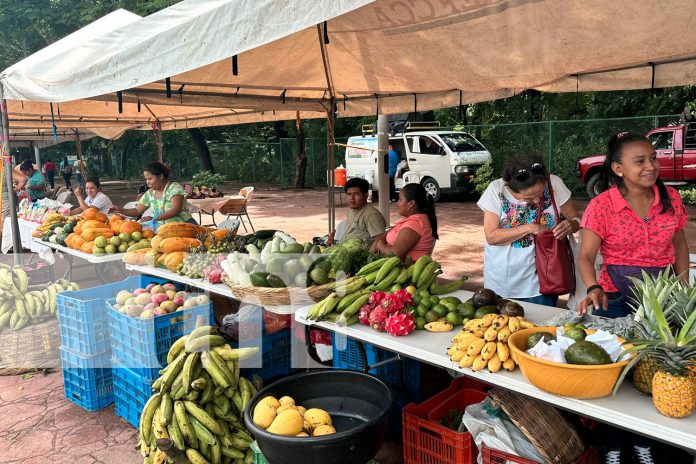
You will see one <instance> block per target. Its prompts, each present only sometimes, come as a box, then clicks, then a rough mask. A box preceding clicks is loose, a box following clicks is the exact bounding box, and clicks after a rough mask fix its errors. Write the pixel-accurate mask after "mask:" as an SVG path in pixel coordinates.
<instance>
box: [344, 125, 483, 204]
mask: <svg viewBox="0 0 696 464" xmlns="http://www.w3.org/2000/svg"><path fill="white" fill-rule="evenodd" d="M419 124H420V125H419ZM432 124H433V123H429V126H424V125H423V123H416V124H414V123H407V124H406V126H405V129H404V132H403V133H400V134H395V135H392V136H390V137H389V143H390V144H391V145H392V147H393V148H394V150H396V152H397V153H398V154H399V156H400V157H401V160H402V164H401V166H405V165H407V168H406V169H403V170H400V171H399V172H397V177H396V178H395V185H396V189H397V190H399V189H400V188H401V187H402V186H403V185H405V184H407V183H420V184H421V185H423V187H425V190H426V191H427V192H428V193H429V194H430V195H432V196H433V198H434V199H435V201H437V200H439V199H440V196H441V194H442V193H443V192H444V193H459V192H463V193H469V192H472V191H473V190H474V188H475V185H474V183H473V177H474V174H475V173H476V170H477V169H478V168H479V167H480V166H481V165H483V164H484V163H486V162H489V161H491V154H490V152H489V151H488V150H487V149H486V147H484V146H483V145H482V144H481V142H479V141H478V140H476V138H474V137H473V136H472V135H471V134H469V133H467V132H458V131H442V130H425V129H426V128H429V127H433V126H432ZM435 127H437V126H435ZM347 145H348V147H347V148H346V175H347V177H348V179H350V178H352V177H360V178H363V179H366V180H367V181H368V182H370V185H371V188H372V192H373V198H374V194H375V193H376V191H377V190H378V189H379V186H378V185H377V176H376V175H375V172H376V169H377V136H375V135H372V134H366V133H364V135H362V136H355V137H350V138H349V139H348V143H347ZM403 161H405V162H403Z"/></svg>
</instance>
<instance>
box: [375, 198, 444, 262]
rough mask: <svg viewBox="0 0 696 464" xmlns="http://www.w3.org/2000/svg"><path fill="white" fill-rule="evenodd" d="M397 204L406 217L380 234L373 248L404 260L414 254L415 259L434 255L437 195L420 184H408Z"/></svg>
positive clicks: (377, 251)
mask: <svg viewBox="0 0 696 464" xmlns="http://www.w3.org/2000/svg"><path fill="white" fill-rule="evenodd" d="M396 206H397V208H398V210H399V214H400V215H401V216H403V219H401V220H400V221H399V222H397V223H396V224H395V225H394V227H393V228H392V229H391V230H389V232H386V233H384V234H382V235H380V236H379V237H376V238H375V241H374V243H373V244H372V248H371V250H370V251H372V253H383V254H385V255H386V254H389V253H393V254H394V255H396V256H398V257H399V258H401V259H402V260H403V259H405V258H406V256H410V257H411V259H413V260H414V261H415V260H417V259H418V258H420V257H421V256H423V255H429V254H431V253H432V251H433V248H434V247H435V240H437V238H438V235H437V217H436V216H435V202H434V201H433V197H431V196H430V195H428V194H427V193H426V191H425V189H424V188H423V186H422V185H420V184H406V185H405V186H404V187H403V188H402V189H401V190H400V191H399V201H398V202H397V203H396Z"/></svg>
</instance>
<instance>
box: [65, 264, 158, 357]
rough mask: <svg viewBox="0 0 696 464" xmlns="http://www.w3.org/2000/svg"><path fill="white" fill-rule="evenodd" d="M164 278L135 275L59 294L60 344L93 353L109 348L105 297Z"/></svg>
mask: <svg viewBox="0 0 696 464" xmlns="http://www.w3.org/2000/svg"><path fill="white" fill-rule="evenodd" d="M153 282H154V283H164V282H166V281H165V280H163V279H159V278H155V277H149V276H134V277H129V278H128V279H125V280H122V281H119V282H114V283H112V284H107V285H100V286H98V287H92V288H86V289H83V290H77V291H71V292H63V293H60V294H58V297H57V298H56V303H57V306H58V308H57V309H58V311H57V312H58V322H59V325H60V341H61V344H62V345H63V346H64V347H66V348H69V349H71V350H74V351H79V352H80V353H84V354H88V355H96V354H99V353H103V352H105V351H107V350H109V349H110V344H111V340H110V338H109V317H108V308H107V306H106V300H107V299H109V298H113V297H115V296H116V294H117V293H118V292H120V291H121V290H127V289H135V288H138V287H145V286H147V285H148V284H149V283H153Z"/></svg>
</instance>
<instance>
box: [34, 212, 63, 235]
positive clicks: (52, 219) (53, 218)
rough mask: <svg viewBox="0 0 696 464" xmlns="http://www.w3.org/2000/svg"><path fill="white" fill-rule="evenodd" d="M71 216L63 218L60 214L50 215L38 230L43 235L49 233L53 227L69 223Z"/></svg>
mask: <svg viewBox="0 0 696 464" xmlns="http://www.w3.org/2000/svg"><path fill="white" fill-rule="evenodd" d="M69 217H70V216H63V215H62V214H58V213H49V214H47V215H46V217H45V218H44V222H43V223H42V224H41V225H40V226H39V227H37V228H36V230H38V231H39V232H41V233H44V232H48V231H49V229H50V228H51V226H52V225H54V224H60V223H61V222H66V221H68V218H69Z"/></svg>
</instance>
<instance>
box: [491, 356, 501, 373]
mask: <svg viewBox="0 0 696 464" xmlns="http://www.w3.org/2000/svg"><path fill="white" fill-rule="evenodd" d="M501 365H502V362H501V361H500V358H499V357H498V355H497V354H494V355H493V357H492V358H491V359H489V360H488V371H489V372H498V371H499V370H500V366H501Z"/></svg>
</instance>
